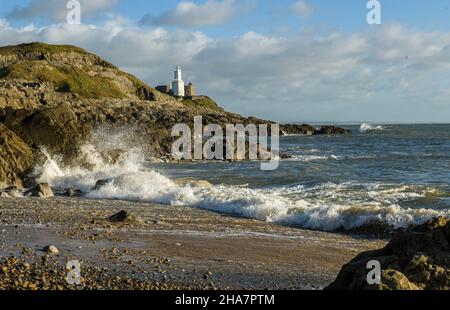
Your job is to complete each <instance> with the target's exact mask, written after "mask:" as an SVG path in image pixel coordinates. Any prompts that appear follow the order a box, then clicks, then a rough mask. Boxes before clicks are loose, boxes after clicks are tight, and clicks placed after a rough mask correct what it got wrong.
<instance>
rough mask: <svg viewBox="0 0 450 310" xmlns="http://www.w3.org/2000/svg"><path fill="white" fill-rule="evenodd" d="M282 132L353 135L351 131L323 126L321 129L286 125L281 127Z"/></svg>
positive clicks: (309, 126)
mask: <svg viewBox="0 0 450 310" xmlns="http://www.w3.org/2000/svg"><path fill="white" fill-rule="evenodd" d="M281 130H282V132H283V134H285V135H307V136H313V135H343V134H347V133H351V130H348V129H344V128H341V127H336V126H322V127H321V128H320V129H317V128H314V127H313V126H311V125H307V124H303V125H297V124H286V125H282V126H281Z"/></svg>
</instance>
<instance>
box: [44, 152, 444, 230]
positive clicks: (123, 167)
mask: <svg viewBox="0 0 450 310" xmlns="http://www.w3.org/2000/svg"><path fill="white" fill-rule="evenodd" d="M82 153H83V156H84V158H85V159H86V160H87V161H89V163H90V168H89V169H88V168H83V167H67V166H64V165H62V164H61V161H60V159H59V158H57V157H56V158H55V157H51V156H50V155H49V154H47V153H46V156H47V161H46V163H45V164H44V165H43V166H42V167H38V169H37V170H38V171H39V173H40V178H39V182H48V183H50V184H51V185H52V186H53V187H56V188H61V189H63V188H67V187H73V188H77V189H80V190H82V191H84V192H86V193H87V197H90V198H96V199H123V200H131V201H141V202H153V203H161V204H169V205H186V206H191V207H196V208H201V209H206V210H211V211H215V212H222V213H226V214H230V215H237V216H242V217H249V218H255V219H259V220H262V221H267V222H277V223H283V224H291V225H298V226H299V227H304V228H311V229H319V230H327V231H332V230H336V229H340V228H345V229H352V228H356V227H360V226H362V225H364V224H367V223H368V222H370V221H373V220H378V221H382V222H384V223H386V224H388V225H391V226H393V227H406V226H408V225H410V224H418V223H422V222H424V221H426V220H428V219H430V218H432V217H436V216H440V215H444V216H450V211H449V210H442V211H438V210H432V209H416V208H404V207H401V206H400V203H401V202H403V201H408V200H411V199H416V198H419V197H426V196H427V195H428V194H429V193H433V188H423V187H418V186H407V185H389V184H378V183H368V184H358V183H352V182H347V183H341V184H334V183H324V184H321V185H318V186H313V187H308V188H305V187H304V186H294V187H278V188H270V189H267V188H259V189H254V188H249V187H248V186H232V185H216V186H211V187H204V186H195V185H179V184H177V183H176V182H175V181H174V180H171V179H169V178H168V177H166V176H164V175H162V174H161V173H158V172H157V171H154V170H151V169H149V168H146V167H144V165H143V164H144V156H143V155H142V153H141V152H140V151H139V149H136V148H132V149H130V150H129V151H128V152H126V153H124V154H122V155H121V156H120V157H119V159H118V160H117V161H116V162H115V163H113V164H111V163H108V162H105V160H104V157H102V156H101V153H100V152H99V151H97V149H96V147H94V146H93V145H89V144H88V145H85V146H84V147H83V148H82ZM99 179H108V180H109V182H108V184H107V185H105V186H103V187H101V188H100V189H98V190H92V188H93V187H94V186H95V183H96V182H97V180H99Z"/></svg>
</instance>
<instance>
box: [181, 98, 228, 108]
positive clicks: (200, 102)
mask: <svg viewBox="0 0 450 310" xmlns="http://www.w3.org/2000/svg"><path fill="white" fill-rule="evenodd" d="M182 102H183V104H184V105H187V106H190V107H194V108H199V107H200V108H208V109H212V110H221V108H220V107H219V106H218V105H217V103H216V102H215V101H214V100H212V99H211V98H209V97H208V96H198V97H194V98H193V99H189V98H184V99H183V101H182Z"/></svg>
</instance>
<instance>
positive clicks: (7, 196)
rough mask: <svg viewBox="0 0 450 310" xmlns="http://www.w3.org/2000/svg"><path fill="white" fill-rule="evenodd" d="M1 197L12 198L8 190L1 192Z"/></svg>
mask: <svg viewBox="0 0 450 310" xmlns="http://www.w3.org/2000/svg"><path fill="white" fill-rule="evenodd" d="M0 198H12V197H11V196H10V195H9V194H8V193H7V192H1V193H0Z"/></svg>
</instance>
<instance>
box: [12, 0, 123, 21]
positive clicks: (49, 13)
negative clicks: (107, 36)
mask: <svg viewBox="0 0 450 310" xmlns="http://www.w3.org/2000/svg"><path fill="white" fill-rule="evenodd" d="M78 1H80V3H81V13H82V16H85V17H92V16H93V15H95V14H97V13H102V12H103V13H104V12H105V11H107V10H109V9H110V8H111V7H113V6H115V5H116V4H117V3H118V2H119V1H120V0H78ZM66 4H67V1H63V0H31V1H30V2H29V3H27V4H26V5H25V6H17V7H15V8H14V9H13V10H12V11H11V12H9V13H8V14H7V17H8V18H9V19H17V20H33V19H36V18H44V19H49V20H51V21H54V22H61V21H63V20H65V18H66V15H67V12H68V10H67V8H66Z"/></svg>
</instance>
